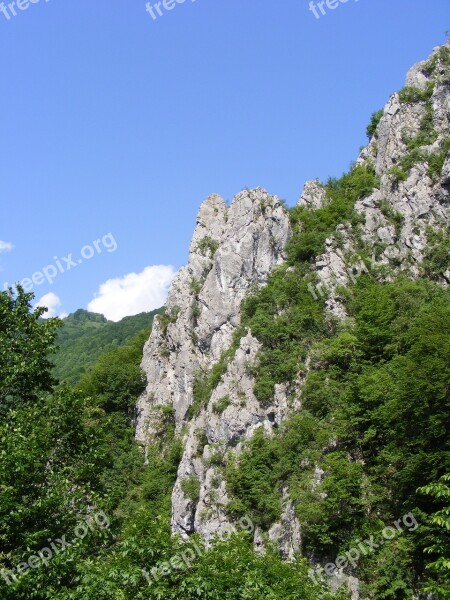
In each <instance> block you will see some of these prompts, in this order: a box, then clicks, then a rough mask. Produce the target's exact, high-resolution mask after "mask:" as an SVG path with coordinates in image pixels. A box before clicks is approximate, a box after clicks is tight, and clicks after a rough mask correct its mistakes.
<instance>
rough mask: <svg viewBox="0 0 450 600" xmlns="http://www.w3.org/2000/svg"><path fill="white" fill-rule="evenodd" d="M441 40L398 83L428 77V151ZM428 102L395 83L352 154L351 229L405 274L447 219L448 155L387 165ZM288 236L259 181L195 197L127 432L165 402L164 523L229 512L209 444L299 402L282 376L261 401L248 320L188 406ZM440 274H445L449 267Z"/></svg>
mask: <svg viewBox="0 0 450 600" xmlns="http://www.w3.org/2000/svg"><path fill="white" fill-rule="evenodd" d="M439 51H440V50H439V49H436V50H435V51H434V53H433V55H432V57H431V58H432V59H433V57H437V58H436V60H435V61H434V62H435V66H434V69H433V71H432V72H430V71H429V68H428V67H429V64H430V63H429V61H428V62H423V63H419V64H418V65H416V66H415V67H413V69H411V71H410V72H409V73H408V77H407V85H409V86H415V87H417V88H420V89H422V90H425V89H427V86H428V84H429V83H430V82H432V83H434V89H433V92H432V95H431V97H430V103H431V109H432V118H433V126H434V129H435V132H436V136H435V139H434V141H433V143H432V144H431V145H430V146H428V147H424V148H422V151H423V152H424V153H429V154H432V153H435V152H437V151H439V149H440V148H441V146H442V142H443V140H444V139H446V138H448V137H449V135H450V121H449V119H450V85H449V82H450V73H449V72H448V71H449V69H448V67H446V66H445V65H444V64H441V63H440V61H439V58H438V53H439ZM426 110H429V108H428V109H427V107H426V106H425V103H424V102H402V101H401V99H400V97H399V95H398V94H394V95H393V96H392V97H391V99H390V100H389V102H388V104H387V105H386V108H385V110H384V115H383V117H382V119H381V121H380V123H379V125H378V128H377V131H376V133H375V135H374V136H373V138H372V139H371V141H370V143H369V145H368V146H367V148H365V149H364V150H363V151H362V152H361V154H360V157H359V158H358V161H357V163H358V164H371V165H373V166H374V168H375V170H376V172H377V174H378V175H379V176H380V180H381V183H380V189H376V190H373V192H372V194H370V195H369V196H368V197H366V198H363V199H360V200H359V201H358V202H357V204H356V210H357V211H358V212H359V213H360V214H361V215H362V216H363V217H364V218H363V221H364V222H363V223H362V225H361V226H360V230H359V235H360V237H361V239H362V240H363V241H364V242H365V243H367V245H368V247H370V246H372V245H374V244H378V245H380V244H383V245H384V246H385V247H384V249H383V251H382V252H381V253H380V255H379V256H378V257H377V262H378V263H382V264H385V265H390V266H391V267H392V268H395V269H398V270H401V271H404V272H406V273H408V274H409V275H411V276H414V275H415V274H417V273H418V268H419V266H420V263H421V261H422V260H423V254H424V249H425V247H426V245H427V235H426V230H427V227H432V228H434V229H443V228H446V227H448V222H449V219H448V206H449V197H450V196H449V187H450V157H447V159H446V160H445V161H444V168H443V170H442V174H441V175H439V176H437V177H436V176H435V177H430V175H429V173H428V165H427V164H426V163H425V162H423V161H422V162H421V161H419V162H417V164H415V165H414V166H413V167H412V168H411V169H410V171H409V172H408V174H407V177H406V179H405V180H404V181H396V180H395V179H394V177H393V175H392V173H391V168H392V167H393V166H396V165H397V166H398V165H399V164H400V163H401V160H402V158H403V157H404V156H406V155H407V153H408V152H409V150H408V147H407V143H406V138H407V137H409V138H411V137H413V136H415V135H417V134H418V132H419V131H420V129H421V126H422V122H423V119H424V115H425V112H426ZM326 201H327V198H326V192H325V190H324V188H323V186H322V185H321V184H320V182H317V181H313V182H308V183H307V184H306V186H305V189H304V191H303V193H302V196H301V198H300V201H299V205H301V206H306V207H307V208H312V209H317V208H320V207H321V206H323V204H324V203H325V202H326ZM386 207H388V209H389V210H388V211H386ZM389 212H390V213H391V214H393V213H397V214H398V215H399V216H401V219H400V220H399V222H401V225H400V227H399V226H398V223H397V225H396V224H395V223H393V222H392V219H390V218H389V214H388V215H387V213H389ZM386 215H387V216H386ZM337 233H338V235H337V236H336V238H335V237H334V236H333V237H330V239H328V240H327V241H326V245H325V252H324V254H323V255H322V256H319V257H318V258H317V260H316V264H315V269H316V272H317V276H318V279H319V281H320V282H322V285H323V286H324V288H326V289H327V290H328V293H329V300H328V303H327V305H328V310H329V311H330V312H331V313H332V314H334V315H335V316H337V317H339V318H344V317H345V310H344V308H343V306H342V304H341V302H340V298H339V294H338V293H337V291H336V290H337V288H338V287H339V286H340V285H346V284H347V283H348V282H349V280H350V279H351V277H352V275H351V272H352V271H351V268H349V264H348V257H349V256H350V255H352V254H354V252H355V251H354V247H353V242H352V228H351V226H350V225H349V224H346V223H343V224H341V225H339V226H338V228H337ZM290 236H291V228H290V224H289V216H288V213H287V210H286V209H285V208H284V206H283V204H282V203H281V202H280V201H279V200H278V199H277V198H276V197H274V196H271V195H269V194H268V193H267V192H266V191H264V190H262V189H259V188H258V189H255V190H247V191H243V192H241V193H240V194H238V195H237V196H236V197H235V198H234V200H233V202H232V203H231V206H229V207H227V205H226V203H225V201H224V200H223V199H222V198H220V197H219V196H217V195H213V196H210V197H209V198H208V199H207V200H205V202H204V203H203V204H202V205H201V207H200V211H199V214H198V218H197V226H196V229H195V232H194V236H193V239H192V242H191V246H190V252H189V262H188V264H187V266H186V267H183V268H182V269H181V270H180V272H179V273H178V275H177V277H176V279H175V281H174V283H173V285H172V289H171V291H170V294H169V298H168V301H167V304H166V317H164V318H161V317H157V318H156V319H155V322H154V325H153V331H152V334H151V337H150V339H149V341H148V342H147V344H146V346H145V348H144V358H143V361H142V368H143V369H144V371H145V373H146V376H147V381H148V384H147V389H146V391H145V393H144V394H143V395H142V397H141V398H140V399H139V402H138V407H137V408H138V418H137V432H136V436H137V439H138V440H139V441H141V442H142V443H143V444H144V445H147V446H148V445H149V444H151V443H152V436H153V435H155V434H156V432H158V431H160V428H161V424H160V420H161V410H160V408H159V407H161V406H171V407H173V409H174V411H175V421H176V430H177V432H178V434H179V435H181V436H182V441H183V447H184V452H183V457H182V459H181V463H180V466H179V470H178V479H177V482H176V484H175V486H174V489H173V494H172V525H173V529H174V531H177V532H180V533H181V534H183V535H188V534H190V533H192V532H194V531H198V532H199V533H201V534H202V535H203V536H205V537H206V538H209V537H210V536H211V535H213V534H215V533H220V532H221V531H222V530H223V529H224V528H225V527H226V526H227V524H228V518H227V516H226V513H225V511H224V507H225V506H226V504H227V502H228V498H227V490H226V486H225V483H224V482H223V481H222V479H221V477H220V474H219V473H218V471H217V467H215V466H214V464H212V463H214V461H210V460H209V459H210V458H211V455H212V454H213V453H214V452H215V453H217V452H220V453H222V454H223V455H226V454H227V452H229V451H230V450H231V449H233V450H234V451H236V450H237V451H239V450H240V448H241V446H242V443H243V442H244V441H245V440H246V439H249V438H250V437H251V436H252V435H253V433H254V431H255V429H256V428H258V427H261V426H262V427H264V428H265V429H266V430H267V431H268V432H271V431H272V430H273V428H274V427H276V426H277V425H278V424H279V423H281V422H282V421H283V420H284V419H286V418H287V416H289V414H290V412H292V411H293V410H299V409H300V406H299V403H297V405H295V403H294V405H292V404H291V405H289V406H288V402H287V390H286V389H285V386H282V385H279V386H276V390H275V394H274V398H273V402H272V405H271V406H269V407H265V408H263V407H261V406H260V404H259V402H258V401H257V399H256V397H255V395H254V393H253V386H254V380H253V377H252V375H251V370H250V369H249V366H250V365H251V364H252V363H254V361H255V360H256V358H257V354H258V350H259V343H258V341H257V340H256V339H255V338H254V337H252V335H251V332H246V333H245V335H244V337H242V339H241V340H240V343H239V346H238V348H237V351H236V353H235V355H234V358H232V359H231V361H230V362H229V364H228V367H227V370H226V372H225V374H224V375H223V377H222V379H221V380H220V382H219V384H218V385H217V387H216V388H215V390H214V391H213V392H212V395H211V397H210V399H209V401H208V403H207V404H206V406H204V407H202V408H201V410H200V411H199V413H198V414H197V415H196V416H195V417H193V418H191V419H188V418H187V411H188V409H189V407H190V406H191V404H192V402H193V382H194V379H195V377H196V375H197V374H198V373H199V372H202V371H203V372H206V371H207V370H208V369H210V368H211V367H212V366H213V365H214V364H215V363H217V361H218V360H219V358H220V356H221V354H222V353H223V352H224V351H226V350H227V349H228V348H229V347H230V344H231V341H232V338H233V333H234V332H235V331H236V328H237V327H238V326H239V323H240V304H241V301H242V299H243V298H244V297H245V296H246V295H247V294H248V293H249V292H250V291H251V290H252V289H253V288H254V287H255V286H262V285H264V284H265V282H266V281H267V279H268V276H269V275H270V273H271V272H272V271H273V269H274V268H275V267H276V266H277V265H280V264H281V263H283V261H284V260H285V255H284V248H285V245H286V243H287V241H288V240H289V238H290ZM337 238H339V244H338V243H337ZM447 275H448V279H449V280H450V273H447ZM444 279H445V277H444ZM442 283H444V284H445V281H443V282H442ZM301 385H302V382H301V381H298V382H292V386H293V387H294V388H295V389H296V391H297V395H300V391H301ZM292 386H291V388H292ZM291 391H292V389H291ZM219 405H221V409H220V411H219V410H217V407H218V406H219ZM200 435H201V436H202V441H201V443H200V439H199V438H200ZM205 442H206V445H205ZM213 444H214V447H213V446H212V445H213ZM191 476H195V477H196V478H197V479H198V480H199V482H200V498H199V501H198V502H195V504H194V502H192V501H191V500H190V499H189V498H186V497H185V496H184V493H183V491H182V486H181V482H182V480H184V479H186V478H188V477H191ZM282 500H283V506H284V509H283V516H282V519H281V522H280V523H277V524H274V525H273V526H272V528H271V529H270V532H269V535H270V537H271V538H272V539H275V540H278V543H279V545H280V549H281V551H282V553H283V554H284V555H285V556H286V557H291V556H292V555H293V554H294V553H295V552H297V551H298V550H299V548H300V537H301V534H300V524H299V523H298V521H297V519H296V516H295V510H294V508H293V506H292V504H291V501H290V499H289V490H287V489H285V490H283V499H282ZM258 535H259V534H258V532H257V537H258ZM257 541H258V540H257ZM355 594H356V595H355ZM353 597H354V598H357V597H358V596H357V593H356V592H354V595H353Z"/></svg>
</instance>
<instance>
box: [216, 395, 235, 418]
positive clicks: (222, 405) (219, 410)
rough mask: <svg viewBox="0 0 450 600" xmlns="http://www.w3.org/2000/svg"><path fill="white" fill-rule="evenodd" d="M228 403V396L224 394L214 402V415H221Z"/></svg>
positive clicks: (229, 402) (229, 401)
mask: <svg viewBox="0 0 450 600" xmlns="http://www.w3.org/2000/svg"><path fill="white" fill-rule="evenodd" d="M230 404H231V400H230V397H229V396H224V397H223V398H220V400H218V401H217V402H216V403H215V404H214V406H213V412H214V413H216V415H221V414H222V413H223V412H224V411H225V410H226V409H227V408H228V407H229V406H230Z"/></svg>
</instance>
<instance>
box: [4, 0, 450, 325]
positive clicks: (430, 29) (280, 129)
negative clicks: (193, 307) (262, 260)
mask: <svg viewBox="0 0 450 600" xmlns="http://www.w3.org/2000/svg"><path fill="white" fill-rule="evenodd" d="M26 1H27V0H19V3H20V2H22V3H26ZM331 1H335V2H336V4H337V8H336V9H334V10H330V9H328V8H327V9H326V14H325V15H322V16H320V18H319V19H317V18H316V17H315V16H314V14H313V12H312V11H310V10H309V9H308V4H309V0H277V1H275V0H196V1H195V2H192V1H191V0H186V2H184V3H183V4H175V3H174V4H175V6H174V8H173V10H171V11H164V13H163V16H158V17H157V19H153V18H152V16H151V14H150V13H149V12H146V2H145V0H126V1H125V0H107V1H106V0H97V1H95V2H94V1H93V0H76V1H75V0H50V1H48V2H46V1H45V0H35V1H34V3H33V4H31V3H30V4H29V6H28V8H25V9H24V10H18V9H15V12H16V16H14V15H13V14H12V13H11V12H10V9H7V8H6V9H5V12H6V14H4V13H1V12H0V53H1V56H2V57H3V60H2V86H3V93H2V94H1V95H0V109H1V110H0V114H1V132H2V134H1V136H0V169H1V176H0V208H1V212H0V240H1V241H0V282H1V288H3V282H8V283H14V282H15V281H18V280H23V279H25V278H31V277H32V275H33V274H35V273H38V274H39V273H42V270H43V268H44V267H47V266H50V265H52V266H53V270H52V269H48V268H47V271H46V275H42V276H41V277H39V275H36V276H35V280H36V283H33V284H32V285H33V290H32V291H33V292H34V293H35V294H36V298H37V299H39V298H41V297H42V296H46V297H47V301H48V302H49V304H50V305H51V306H52V311H53V312H59V313H61V312H72V311H74V310H76V309H77V308H86V307H87V306H88V305H89V306H90V307H91V308H94V309H96V310H99V311H100V312H101V311H103V312H106V313H107V316H109V318H114V319H118V318H120V317H121V316H123V315H124V314H131V313H133V312H139V311H140V310H143V309H144V308H148V309H150V308H154V306H155V305H157V304H159V303H162V301H163V299H164V294H165V292H166V290H167V286H168V283H169V281H170V277H171V274H172V272H173V271H174V270H176V269H178V268H179V267H180V266H181V265H183V264H184V263H185V262H186V259H187V250H188V244H189V241H190V238H191V235H192V232H193V228H194V226H195V217H196V213H197V210H198V207H199V205H200V203H201V202H202V201H203V200H204V199H205V198H206V197H207V196H208V195H209V194H211V193H213V192H214V193H219V194H221V195H222V196H223V197H224V198H225V199H227V200H231V199H232V197H233V196H234V195H235V194H236V193H237V192H238V191H239V190H241V189H242V188H244V187H254V186H262V187H264V188H266V189H268V190H269V191H270V192H271V193H274V194H277V195H278V196H279V197H281V198H284V199H286V200H287V202H288V204H290V205H292V204H294V203H295V202H296V200H297V199H298V197H299V195H300V192H301V189H302V187H303V184H304V182H305V181H306V180H308V179H312V178H315V177H318V178H320V179H326V178H327V177H328V176H330V175H336V176H337V175H340V174H341V173H342V172H343V171H344V170H346V169H347V167H348V165H349V163H350V162H351V161H352V160H354V159H355V158H356V156H357V154H358V151H359V148H360V146H362V145H363V144H365V142H366V138H365V128H366V125H367V122H368V120H369V117H370V114H371V113H372V112H373V111H375V110H377V109H378V108H380V107H382V106H383V105H384V104H385V102H386V101H387V99H388V97H389V95H390V94H391V93H392V92H394V91H395V90H397V89H399V88H401V87H402V86H403V83H404V77H405V74H406V71H407V69H408V68H409V67H410V66H411V65H412V64H413V63H415V62H416V61H418V60H421V59H424V58H426V57H427V56H428V55H429V54H430V52H431V50H432V48H433V47H434V46H436V45H438V44H441V43H443V42H444V41H445V30H446V29H450V10H449V9H450V1H449V0H359V1H357V0H348V2H347V3H345V4H343V3H340V2H338V0H331ZM155 3H156V2H155V1H153V2H152V4H155ZM325 6H326V5H325ZM7 17H9V18H7ZM108 234H111V235H110V236H108ZM94 241H97V247H94V245H93V242H94ZM2 242H3V244H2ZM8 244H11V245H12V246H13V248H12V249H11V246H8ZM86 247H88V248H86ZM83 248H84V251H83V254H84V255H85V259H82V258H81V250H82V249H83ZM99 249H100V250H101V251H100V250H99ZM91 254H92V257H91V258H89V259H88V257H89V256H90V255H91ZM70 255H72V256H71V257H70ZM63 257H64V258H65V259H67V261H64V260H63ZM79 260H82V262H81V263H79V262H78V261H79ZM57 261H59V266H58V262H57ZM75 264H76V266H75ZM158 266H163V267H161V268H158ZM68 267H70V268H68ZM170 267H172V268H170ZM54 271H56V272H57V274H56V275H55V274H54ZM133 273H134V275H133ZM42 280H44V281H43V282H42ZM49 280H52V281H53V282H52V284H51V285H50V283H49ZM107 280H113V281H110V283H108V284H107V285H103V288H102V290H101V292H99V290H100V286H101V285H102V284H104V283H105V282H106V281H107ZM49 294H50V296H49ZM95 295H97V300H96V301H95V302H94V303H93V304H90V303H91V301H92V300H93V298H94V296H95ZM59 302H60V304H58V303H59Z"/></svg>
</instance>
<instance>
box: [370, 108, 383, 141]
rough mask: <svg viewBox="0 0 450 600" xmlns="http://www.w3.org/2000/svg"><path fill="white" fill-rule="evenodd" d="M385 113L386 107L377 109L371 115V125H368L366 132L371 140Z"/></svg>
mask: <svg viewBox="0 0 450 600" xmlns="http://www.w3.org/2000/svg"><path fill="white" fill-rule="evenodd" d="M383 115H384V109H381V110H377V111H376V112H374V113H372V116H371V117H370V123H369V125H367V129H366V134H367V137H368V138H369V140H371V139H372V138H373V136H374V135H375V132H376V130H377V127H378V124H379V122H380V121H381V119H382V117H383Z"/></svg>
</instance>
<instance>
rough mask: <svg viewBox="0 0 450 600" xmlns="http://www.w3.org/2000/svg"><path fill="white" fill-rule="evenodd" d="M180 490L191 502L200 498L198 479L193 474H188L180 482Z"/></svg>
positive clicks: (196, 501)
mask: <svg viewBox="0 0 450 600" xmlns="http://www.w3.org/2000/svg"><path fill="white" fill-rule="evenodd" d="M181 491H182V492H183V494H184V495H185V497H186V498H188V499H189V500H190V501H191V502H192V503H193V504H197V503H198V501H199V500H200V481H199V480H198V478H197V477H196V476H195V475H190V476H189V477H187V478H186V479H183V480H182V482H181Z"/></svg>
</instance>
